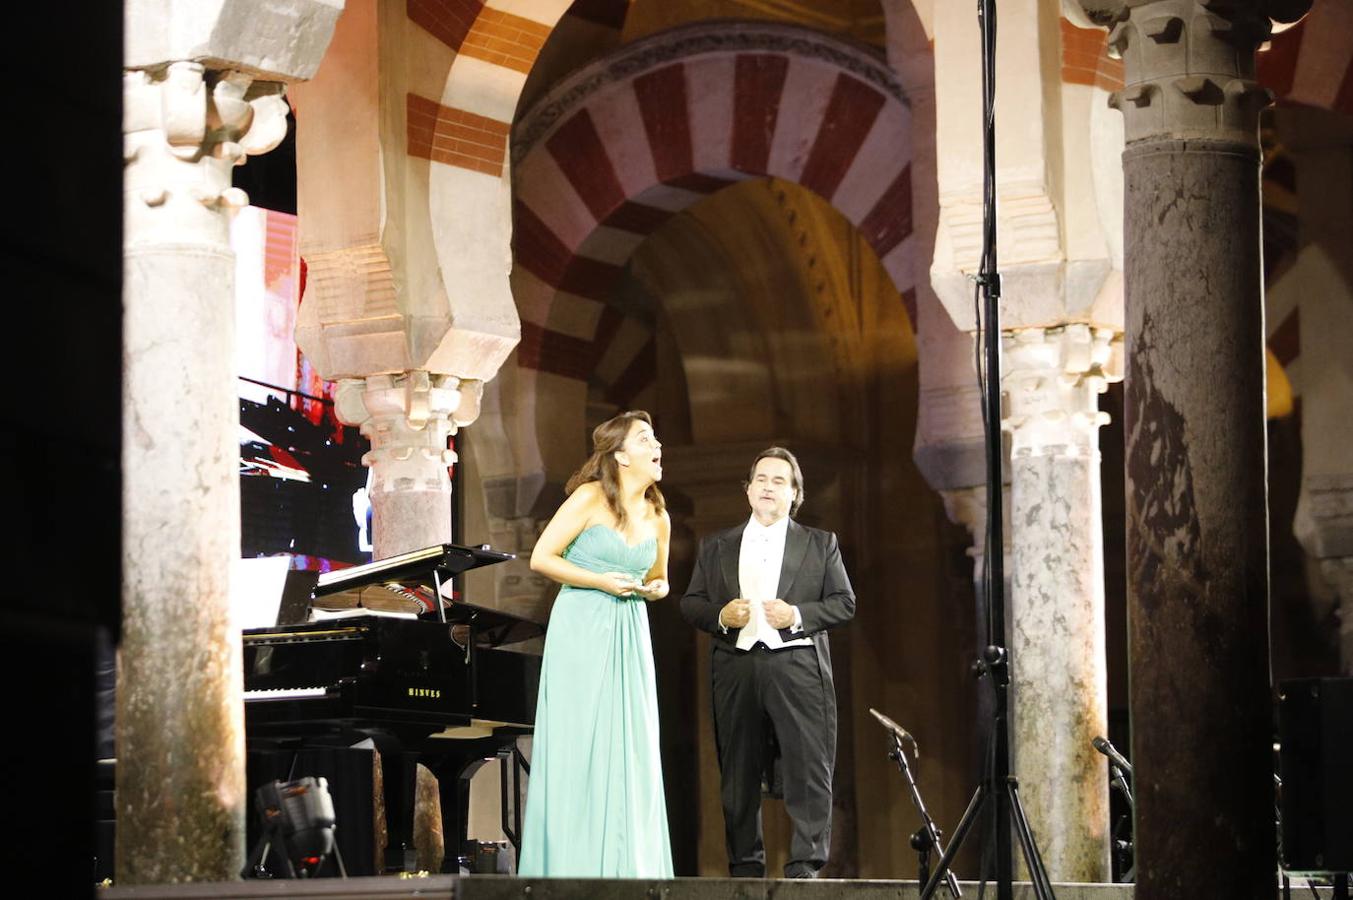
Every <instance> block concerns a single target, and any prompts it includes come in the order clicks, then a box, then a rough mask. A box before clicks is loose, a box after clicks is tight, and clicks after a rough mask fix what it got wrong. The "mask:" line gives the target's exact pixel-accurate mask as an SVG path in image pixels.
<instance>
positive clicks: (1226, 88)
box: [1110, 0, 1277, 900]
mask: <svg viewBox="0 0 1353 900" xmlns="http://www.w3.org/2000/svg"><path fill="white" fill-rule="evenodd" d="M1268 32H1269V23H1268V20H1267V19H1266V18H1265V17H1264V15H1263V9H1262V7H1261V4H1260V3H1259V2H1257V0H1251V2H1237V3H1211V2H1205V3H1195V2H1189V0H1157V2H1144V3H1142V2H1134V3H1130V4H1128V5H1127V6H1126V8H1124V9H1123V11H1122V15H1121V18H1120V21H1119V22H1118V23H1117V24H1116V25H1115V27H1114V28H1113V31H1112V32H1111V34H1110V44H1111V46H1113V47H1114V48H1115V49H1116V50H1117V52H1119V53H1120V54H1121V55H1122V57H1123V60H1124V70H1125V87H1124V89H1123V90H1122V91H1120V92H1118V93H1117V94H1115V95H1114V96H1113V100H1112V102H1113V104H1114V105H1115V106H1116V107H1117V108H1118V109H1119V110H1120V111H1122V112H1123V114H1124V123H1125V131H1126V139H1127V147H1126V150H1125V152H1124V154H1123V169H1124V177H1125V184H1126V189H1125V209H1124V216H1125V219H1124V226H1125V229H1124V230H1125V281H1126V312H1127V350H1128V365H1127V384H1126V397H1125V411H1124V428H1125V433H1126V444H1127V446H1126V468H1127V472H1126V478H1127V495H1128V496H1127V507H1128V511H1127V519H1128V521H1127V551H1128V619H1129V622H1128V626H1129V628H1128V631H1129V635H1128V650H1129V659H1130V666H1131V670H1130V671H1131V685H1132V691H1131V714H1132V761H1133V763H1134V765H1135V768H1136V776H1135V789H1136V790H1135V795H1136V801H1137V805H1136V827H1135V842H1136V860H1137V887H1136V897H1137V898H1138V900H1157V898H1161V900H1163V898H1178V897H1202V896H1208V897H1229V898H1245V897H1252V898H1265V900H1267V898H1271V897H1273V896H1274V892H1275V891H1276V889H1277V887H1276V875H1275V873H1276V870H1277V860H1276V851H1275V841H1274V831H1273V827H1274V826H1273V784H1272V771H1273V761H1272V745H1271V721H1272V719H1271V703H1270V695H1269V684H1268V674H1269V673H1268V534H1267V509H1266V505H1267V500H1266V485H1265V467H1266V459H1265V456H1266V445H1265V420H1264V416H1265V405H1264V340H1263V339H1264V327H1263V280H1262V260H1261V253H1260V230H1259V229H1260V198H1259V162H1260V156H1259V146H1258V139H1257V126H1258V115H1259V111H1260V109H1262V107H1263V106H1265V105H1266V103H1267V101H1268V97H1267V94H1266V92H1265V91H1264V90H1263V89H1262V88H1260V87H1259V86H1258V85H1257V83H1256V82H1255V81H1254V51H1255V47H1256V46H1257V44H1258V43H1259V42H1260V41H1262V40H1264V39H1265V38H1266V37H1267V35H1268Z"/></svg>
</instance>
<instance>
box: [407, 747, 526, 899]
mask: <svg viewBox="0 0 1353 900" xmlns="http://www.w3.org/2000/svg"><path fill="white" fill-rule="evenodd" d="M436 743H437V744H442V745H447V746H443V747H436V748H432V749H429V750H428V751H427V752H425V753H424V754H423V757H422V762H423V765H425V766H427V767H428V768H430V769H431V770H432V771H433V773H434V774H436V776H437V780H438V782H439V783H440V786H441V795H442V834H443V836H444V839H445V841H446V861H445V862H444V863H443V864H442V871H443V872H450V873H455V872H458V871H459V870H460V864H459V858H460V857H461V856H463V855H465V853H466V843H467V840H468V836H469V824H470V823H469V815H470V781H471V780H472V779H473V778H474V776H475V773H476V772H478V771H479V770H480V769H481V768H482V767H483V765H484V764H485V763H486V762H493V761H495V760H497V759H498V758H499V756H500V754H502V753H503V752H505V751H506V752H510V751H511V748H512V747H513V746H515V743H516V736H515V735H495V736H492V737H485V738H474V739H469V740H454V741H452V740H447V741H437V742H436Z"/></svg>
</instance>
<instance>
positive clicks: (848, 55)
mask: <svg viewBox="0 0 1353 900" xmlns="http://www.w3.org/2000/svg"><path fill="white" fill-rule="evenodd" d="M748 52H756V53H784V54H786V55H788V56H796V57H801V58H809V59H817V60H821V61H823V62H826V63H829V64H831V65H834V66H837V67H838V68H840V69H842V70H843V71H846V72H849V73H850V74H851V75H853V76H855V77H857V78H859V79H860V80H861V81H865V82H868V83H869V84H871V85H873V86H874V87H876V88H878V89H879V90H880V91H881V92H883V93H884V94H886V95H888V96H890V97H892V98H893V99H894V100H897V101H898V102H899V103H903V104H907V105H910V104H908V103H907V97H906V93H905V92H904V91H903V90H902V84H901V82H899V81H898V79H897V75H896V73H894V72H893V70H892V69H890V68H888V66H887V65H886V64H885V63H884V62H883V60H882V59H881V58H880V57H878V56H877V55H876V54H875V53H874V52H873V51H872V50H871V49H869V48H866V47H864V46H862V45H859V44H853V43H850V42H849V41H845V40H841V39H840V38H834V37H831V36H829V35H825V34H822V33H820V32H816V31H810V30H808V29H806V28H798V27H795V26H792V25H776V24H768V23H765V22H717V21H716V22H710V21H702V22H700V23H699V24H698V25H688V26H683V27H680V28H673V29H671V30H670V31H663V32H660V33H658V34H655V35H652V36H650V37H647V38H644V39H643V40H639V41H635V42H634V43H633V44H627V45H626V46H624V47H622V48H620V49H619V50H618V51H616V52H615V53H612V54H611V55H609V56H606V57H604V58H602V59H599V60H597V61H595V62H593V63H590V64H589V65H587V66H585V67H583V68H582V69H579V70H578V71H577V72H575V73H574V74H573V75H571V76H569V77H568V78H567V79H565V80H564V81H563V82H561V83H560V84H559V85H558V86H557V87H556V88H555V89H554V90H552V91H550V93H548V94H546V95H545V96H544V97H543V98H541V100H540V101H539V102H538V103H536V105H535V106H533V107H531V109H530V110H529V111H527V113H526V114H525V115H523V116H522V117H521V119H519V120H518V122H517V124H516V126H515V127H514V128H513V130H512V162H513V164H514V165H515V164H517V163H520V162H521V160H522V159H523V158H525V156H526V154H527V153H528V152H530V150H531V148H532V147H534V146H535V145H536V144H537V143H538V142H539V141H540V140H541V139H542V138H543V137H544V136H545V135H546V134H548V133H549V132H551V131H552V130H553V129H554V127H555V126H556V125H558V124H559V123H560V122H562V121H563V120H564V119H566V118H567V117H568V115H569V113H571V112H573V110H575V109H577V108H578V107H580V106H583V105H584V104H586V103H587V101H588V100H589V99H590V98H591V97H592V96H593V95H594V94H596V93H598V92H599V91H602V90H604V89H606V88H607V87H609V86H611V85H613V84H618V83H623V82H627V81H630V80H632V79H634V78H636V77H638V76H640V75H642V74H644V73H645V72H648V71H650V70H652V69H656V68H658V67H660V66H664V65H669V64H671V63H673V62H678V61H681V60H686V59H693V58H695V57H699V56H705V55H711V54H737V53H748Z"/></svg>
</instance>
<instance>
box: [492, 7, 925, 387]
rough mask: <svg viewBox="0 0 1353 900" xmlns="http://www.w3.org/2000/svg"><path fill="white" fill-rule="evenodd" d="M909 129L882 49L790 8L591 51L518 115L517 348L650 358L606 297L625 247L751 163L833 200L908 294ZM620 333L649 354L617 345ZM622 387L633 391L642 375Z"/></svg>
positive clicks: (534, 353) (541, 355)
mask: <svg viewBox="0 0 1353 900" xmlns="http://www.w3.org/2000/svg"><path fill="white" fill-rule="evenodd" d="M909 129H910V113H909V110H908V107H907V103H906V100H905V98H904V97H903V95H902V91H901V89H900V87H898V85H897V82H896V81H895V78H894V76H893V74H892V73H891V71H890V70H889V69H887V68H886V66H884V65H883V63H882V62H881V61H880V60H878V59H877V58H875V57H873V56H872V55H870V54H869V53H868V52H866V51H863V50H861V49H860V48H858V47H855V46H853V45H850V44H846V43H844V42H840V41H836V40H834V39H832V38H829V37H826V36H824V35H821V34H818V33H815V32H811V31H807V30H803V29H798V28H794V27H790V26H777V25H765V24H755V25H753V24H728V23H720V24H718V25H709V24H701V25H697V26H692V27H687V28H682V29H676V30H674V31H669V32H664V33H662V34H660V35H655V36H654V37H653V38H650V39H648V40H645V41H640V42H637V43H635V44H632V45H629V46H627V47H626V48H624V49H623V50H622V51H620V52H619V53H617V54H614V55H612V56H610V57H607V58H606V59H604V60H601V61H599V62H597V63H595V64H593V65H592V66H589V67H588V68H585V69H583V70H582V71H580V72H579V73H577V74H576V75H575V76H573V77H572V78H570V79H569V80H568V81H566V82H564V83H563V84H561V85H559V86H558V87H557V88H556V89H555V90H554V91H553V92H552V93H551V94H550V95H549V96H547V97H546V98H545V99H544V100H543V101H541V103H539V104H538V105H537V106H536V107H535V108H534V109H533V110H532V111H531V112H530V113H529V114H528V115H527V116H526V117H525V118H524V119H523V120H522V121H521V122H519V123H518V125H517V128H516V131H515V136H514V143H513V148H512V150H513V159H514V161H515V162H516V171H515V173H514V174H515V177H514V182H515V185H516V191H515V200H514V237H513V246H514V250H515V258H516V265H515V268H514V270H513V293H514V295H515V298H516V301H517V307H518V312H519V314H520V316H521V320H522V343H521V345H520V346H519V349H518V363H519V365H521V366H523V367H526V368H531V369H537V370H540V371H548V372H553V373H555V374H558V375H563V376H565V377H568V378H574V379H587V378H589V377H590V376H592V375H593V374H594V373H596V374H601V373H599V372H597V369H598V367H601V368H603V369H607V370H609V374H612V375H614V376H615V377H617V378H621V377H622V373H624V372H626V371H628V372H629V373H630V375H632V376H641V375H642V374H644V372H645V370H646V367H645V365H644V363H643V362H642V361H641V359H640V355H641V354H643V353H644V352H646V351H648V350H651V347H650V346H649V345H648V344H647V343H646V342H645V341H641V340H639V336H638V335H627V333H626V331H627V328H628V329H629V330H634V328H635V326H633V325H631V324H630V322H629V320H625V321H623V322H622V321H620V319H621V317H620V316H619V315H618V314H617V313H615V312H614V311H608V310H609V307H608V306H607V305H606V303H605V301H606V299H607V298H608V297H609V296H610V294H611V291H612V289H613V288H614V286H615V284H616V282H617V280H618V279H619V277H620V275H621V273H622V272H623V271H624V266H625V263H626V261H627V260H628V258H629V256H630V254H631V253H632V252H633V251H634V249H635V248H636V247H638V245H639V244H640V243H642V242H643V240H644V238H645V237H646V236H647V235H648V234H650V233H651V232H652V231H653V230H654V229H656V228H657V227H658V226H660V225H661V224H662V223H663V222H665V221H666V220H667V219H668V218H670V217H671V216H672V215H674V214H675V213H677V212H679V211H681V210H682V209H685V208H686V207H688V206H690V205H691V204H693V203H696V202H697V201H699V200H700V199H701V198H703V197H705V196H708V195H709V194H711V193H713V192H715V191H717V190H719V189H721V188H723V187H725V186H727V185H729V184H732V183H734V182H736V181H741V180H744V179H749V178H762V177H766V176H774V177H777V178H780V179H784V180H786V181H792V182H795V183H797V184H800V185H802V186H804V187H806V188H808V189H810V190H812V191H814V192H816V193H818V194H819V195H820V196H822V197H823V198H825V199H826V200H828V201H829V202H830V203H831V204H832V205H833V206H834V207H836V209H837V210H839V211H840V212H841V213H842V214H843V215H844V216H845V217H846V218H847V219H849V220H850V221H851V222H852V223H853V224H854V225H855V226H856V227H857V228H859V229H860V232H861V234H862V235H863V237H864V238H865V240H866V241H867V242H868V243H869V244H870V245H871V246H872V247H873V249H874V251H875V252H876V253H877V254H878V256H879V258H880V259H881V260H882V262H883V265H884V267H885V268H886V269H887V271H888V272H889V274H890V275H891V276H892V278H893V281H894V283H895V284H896V286H897V288H898V290H899V291H900V292H902V293H903V294H905V295H910V294H911V293H912V291H913V287H914V278H915V274H914V273H915V271H916V266H915V264H914V260H913V253H912V245H913V243H914V241H913V240H912V209H911V167H910V144H911V142H910V135H909ZM616 341H620V342H621V343H622V344H623V345H624V353H625V354H626V355H628V354H630V353H632V354H634V356H633V357H632V358H630V359H623V358H621V359H616V358H613V356H614V351H613V345H614V344H615V342H616ZM649 377H650V378H651V372H649ZM622 380H624V379H622ZM615 387H616V391H615V393H618V394H620V395H622V396H629V397H632V396H634V395H635V394H636V393H637V390H638V389H640V388H641V385H636V384H634V383H629V384H628V385H624V384H617V385H615Z"/></svg>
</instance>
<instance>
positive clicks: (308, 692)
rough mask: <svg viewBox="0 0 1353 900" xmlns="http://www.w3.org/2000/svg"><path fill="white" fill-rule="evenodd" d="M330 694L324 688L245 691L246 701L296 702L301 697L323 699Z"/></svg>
mask: <svg viewBox="0 0 1353 900" xmlns="http://www.w3.org/2000/svg"><path fill="white" fill-rule="evenodd" d="M328 693H329V690H328V688H322V687H297V688H270V689H267V690H258V691H245V692H244V699H245V700H295V699H298V698H301V697H323V696H325V695H326V694H328Z"/></svg>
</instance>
